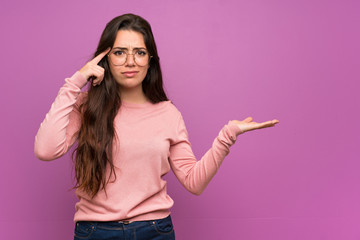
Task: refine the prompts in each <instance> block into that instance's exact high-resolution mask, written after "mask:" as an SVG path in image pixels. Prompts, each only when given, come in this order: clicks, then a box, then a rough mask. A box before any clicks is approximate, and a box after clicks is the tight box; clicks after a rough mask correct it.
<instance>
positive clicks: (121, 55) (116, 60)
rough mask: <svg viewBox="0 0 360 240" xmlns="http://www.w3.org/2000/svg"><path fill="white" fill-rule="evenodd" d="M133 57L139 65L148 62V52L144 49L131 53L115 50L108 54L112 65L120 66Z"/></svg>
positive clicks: (144, 64)
mask: <svg viewBox="0 0 360 240" xmlns="http://www.w3.org/2000/svg"><path fill="white" fill-rule="evenodd" d="M131 57H133V59H131V60H134V61H135V63H136V64H137V65H139V66H141V67H143V66H146V65H147V64H148V63H149V59H150V57H149V53H148V52H147V51H146V50H142V49H141V50H136V51H134V53H133V54H129V53H127V52H126V51H122V50H116V51H114V52H112V53H111V54H110V60H111V62H112V63H113V64H114V65H117V66H122V65H124V64H125V63H126V61H129V60H130V59H129V58H131Z"/></svg>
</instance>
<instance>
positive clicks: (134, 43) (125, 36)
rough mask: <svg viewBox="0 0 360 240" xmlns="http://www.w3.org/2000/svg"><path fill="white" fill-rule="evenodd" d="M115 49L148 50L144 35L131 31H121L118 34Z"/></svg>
mask: <svg viewBox="0 0 360 240" xmlns="http://www.w3.org/2000/svg"><path fill="white" fill-rule="evenodd" d="M115 47H121V48H140V47H141V48H146V46H145V42H144V37H143V35H142V34H141V33H139V32H135V31H131V30H119V31H118V32H117V34H116V39H115V42H114V46H113V48H115Z"/></svg>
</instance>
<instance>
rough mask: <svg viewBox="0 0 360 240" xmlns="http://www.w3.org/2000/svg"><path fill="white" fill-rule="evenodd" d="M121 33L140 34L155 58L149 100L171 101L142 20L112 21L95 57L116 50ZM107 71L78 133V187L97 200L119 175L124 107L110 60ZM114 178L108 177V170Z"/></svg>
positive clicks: (84, 109)
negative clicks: (117, 142) (117, 151)
mask: <svg viewBox="0 0 360 240" xmlns="http://www.w3.org/2000/svg"><path fill="white" fill-rule="evenodd" d="M119 30H131V31H136V32H139V33H141V34H142V35H143V37H144V42H145V45H146V48H147V50H148V51H149V54H150V55H151V56H152V58H151V60H150V63H149V64H150V66H149V69H148V72H147V74H146V76H145V79H144V80H143V82H142V88H143V91H144V93H145V95H146V97H147V98H148V99H149V100H150V101H151V102H152V103H157V102H161V101H166V100H168V98H167V96H166V94H165V92H164V89H163V81H162V74H161V68H160V59H159V56H158V53H157V48H156V44H155V40H154V36H153V33H152V30H151V27H150V24H149V23H148V22H147V21H146V20H145V19H143V18H142V17H140V16H137V15H134V14H125V15H121V16H118V17H116V18H114V19H113V20H111V21H110V22H109V23H108V24H107V25H106V27H105V29H104V31H103V33H102V35H101V38H100V41H99V44H98V47H97V50H96V52H95V54H94V57H95V56H97V55H98V54H100V53H101V52H103V51H105V50H106V49H107V48H109V47H110V48H112V47H113V44H114V42H115V39H116V34H117V32H118V31H119ZM98 65H100V66H101V67H103V68H104V69H105V74H104V79H103V81H102V82H101V84H100V85H99V86H95V87H94V86H92V85H91V86H90V88H89V90H88V96H87V98H86V100H85V102H84V103H83V104H82V106H81V108H80V110H81V114H82V123H81V127H80V130H79V132H78V146H77V148H76V149H75V151H74V153H76V156H75V160H74V161H75V178H76V181H77V183H76V186H75V188H78V189H80V190H82V191H85V192H86V193H88V194H89V195H90V196H91V197H94V196H95V195H96V194H97V193H98V192H99V191H100V190H102V189H104V190H105V186H106V185H107V184H108V183H109V181H110V179H111V176H112V175H113V174H114V176H115V178H116V174H115V168H114V162H113V148H114V146H113V141H114V139H116V132H115V129H114V119H115V116H116V115H117V113H118V110H119V108H120V106H121V100H120V93H119V86H118V84H117V83H116V81H115V80H114V78H113V76H112V74H111V72H110V68H109V64H108V60H107V57H104V58H103V59H102V60H101V61H100V62H99V64H98ZM108 168H109V169H110V171H109V172H110V174H109V175H108V176H106V175H107V174H106V173H107V169H108Z"/></svg>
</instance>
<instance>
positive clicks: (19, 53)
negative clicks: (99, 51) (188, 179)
mask: <svg viewBox="0 0 360 240" xmlns="http://www.w3.org/2000/svg"><path fill="white" fill-rule="evenodd" d="M359 3H360V2H359V1H357V0H354V1H351V0H333V1H321V0H315V1H314V0H305V1H295V0H290V1H289V0H270V1H269V0H252V1H243V0H241V1H235V0H233V1H220V0H213V1H206V0H192V1H190V0H185V1H165V0H152V1H148V0H141V1H119V0H118V1H93V0H86V1H85V0H81V1H80V0H78V1H39V0H38V1H26V0H23V1H10V0H5V1H4V0H3V1H2V2H1V6H0V26H1V40H0V41H1V55H0V58H1V64H0V66H1V67H0V69H1V78H2V80H1V94H0V103H1V116H2V117H1V129H0V131H1V140H0V141H1V145H0V148H1V161H0V171H1V172H0V190H1V200H0V201H1V202H0V203H1V205H0V239H30V240H35V239H36V240H38V239H72V237H73V226H74V225H73V220H72V218H73V214H74V204H75V202H76V197H75V195H74V193H73V191H72V190H70V189H71V187H72V186H73V180H72V161H71V158H70V156H69V155H67V156H65V157H63V158H61V159H59V160H57V161H53V162H48V163H46V162H41V161H39V160H37V159H36V158H35V156H34V154H33V143H34V136H35V134H36V132H37V129H38V127H39V125H40V123H41V121H42V120H43V118H44V116H45V114H46V113H47V111H48V110H49V108H50V105H51V103H52V102H53V100H54V98H55V96H56V94H57V92H58V90H59V88H60V87H61V86H62V84H63V82H64V78H65V77H69V76H71V75H72V74H73V73H74V72H75V71H76V70H78V69H80V68H81V67H82V65H83V64H84V63H85V62H86V61H87V60H88V59H89V57H90V56H91V55H92V53H93V51H94V50H95V48H96V45H97V42H98V40H99V37H100V34H101V32H102V30H103V28H104V26H105V24H106V23H107V22H108V21H109V20H111V19H112V18H113V17H115V16H117V15H121V14H123V13H127V12H132V13H136V14H139V15H141V16H143V17H144V18H146V19H147V20H148V21H149V22H150V23H151V25H152V28H153V32H154V34H155V38H156V41H157V45H158V49H159V54H160V56H161V63H162V67H163V72H164V77H165V87H166V90H167V93H168V95H169V97H170V98H171V99H172V100H173V102H174V103H175V104H176V106H177V107H178V108H179V110H180V111H181V112H182V113H183V116H184V119H185V121H186V124H187V128H188V131H189V134H190V140H191V142H192V145H193V150H194V152H195V154H196V155H197V156H198V157H199V158H200V157H201V156H202V154H204V153H205V151H206V150H207V149H208V148H209V147H210V146H211V143H212V141H213V139H214V138H215V136H216V135H217V133H218V131H219V130H220V129H221V127H222V126H223V125H224V124H226V123H227V121H228V120H231V119H240V120H242V119H244V118H245V117H247V116H253V117H254V119H255V120H256V121H266V120H270V119H273V118H277V119H279V120H280V124H279V125H277V126H276V127H275V128H271V129H265V130H259V131H255V132H250V133H246V134H244V135H241V136H239V138H238V141H237V143H236V145H235V146H233V147H232V150H231V153H230V155H229V156H228V157H227V159H226V160H225V162H224V164H223V165H222V166H221V168H220V170H219V172H218V174H217V175H216V176H215V178H214V179H213V181H212V182H211V183H210V185H209V186H208V188H207V189H206V190H205V192H204V193H203V194H202V195H201V196H199V197H197V196H193V195H191V194H190V193H188V192H186V190H185V189H183V188H182V186H181V185H180V184H179V183H178V182H177V180H176V179H175V178H174V176H173V174H172V173H171V174H169V175H168V176H167V179H168V182H169V184H168V185H169V186H168V190H169V194H170V195H171V196H172V198H173V199H174V200H175V206H174V207H173V208H172V215H173V219H174V224H175V228H176V235H177V238H178V239H247V240H268V239H276V240H285V239H292V240H294V239H301V240H303V239H310V240H312V239H317V240H318V239H334V240H335V239H337V240H339V239H360V205H359V204H360V188H359V186H360V174H359V168H360V163H359V154H360V151H359V143H360V137H359V136H360V134H359V133H360V125H359V117H360V113H359V109H360V108H359V105H360V104H359V103H360V99H359V93H358V92H359V87H360V84H359V80H360V76H359V75H360V74H359V69H360V62H359V54H360V49H359V43H360V31H359V29H360V27H359V22H360V17H359V16H360V14H359V10H360V4H359Z"/></svg>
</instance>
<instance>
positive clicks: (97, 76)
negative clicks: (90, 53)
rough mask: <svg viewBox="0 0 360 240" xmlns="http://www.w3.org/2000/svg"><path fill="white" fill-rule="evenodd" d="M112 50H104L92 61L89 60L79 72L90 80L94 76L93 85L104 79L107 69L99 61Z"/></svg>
mask: <svg viewBox="0 0 360 240" xmlns="http://www.w3.org/2000/svg"><path fill="white" fill-rule="evenodd" d="M109 51H110V48H108V49H106V50H105V51H104V52H102V53H100V54H99V55H97V56H96V57H94V58H93V59H92V60H91V61H89V62H87V63H86V64H85V65H84V66H83V67H82V68H81V69H80V70H79V72H80V73H81V75H83V77H84V78H85V79H86V80H88V81H89V80H90V78H92V85H93V86H96V85H99V84H100V83H101V81H102V80H103V79H104V72H105V69H104V68H102V67H100V66H99V65H98V63H99V62H100V61H101V59H103V58H104V57H105V55H106V54H108V52H109Z"/></svg>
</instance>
